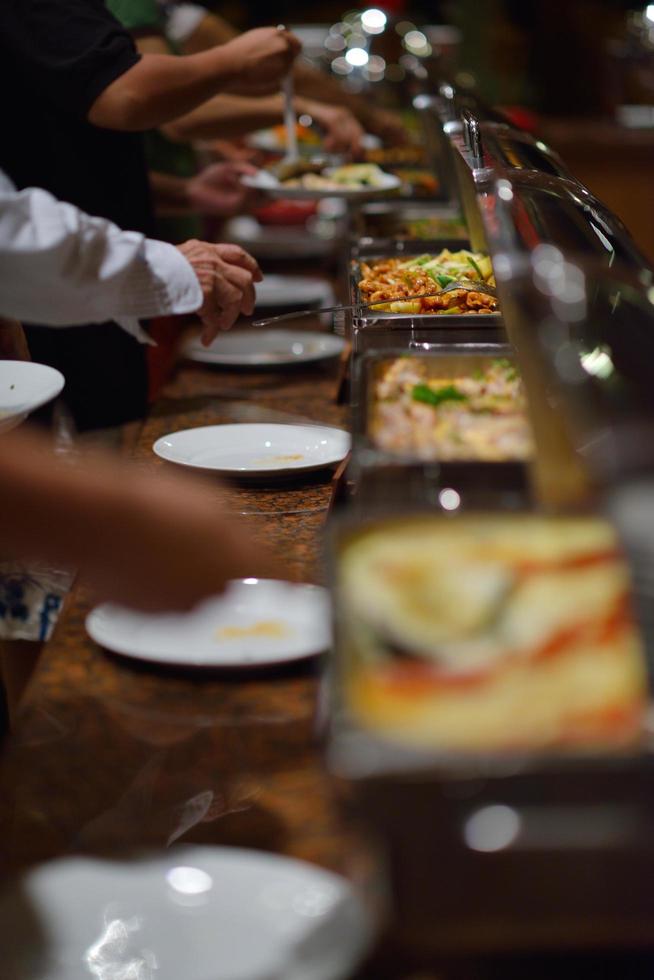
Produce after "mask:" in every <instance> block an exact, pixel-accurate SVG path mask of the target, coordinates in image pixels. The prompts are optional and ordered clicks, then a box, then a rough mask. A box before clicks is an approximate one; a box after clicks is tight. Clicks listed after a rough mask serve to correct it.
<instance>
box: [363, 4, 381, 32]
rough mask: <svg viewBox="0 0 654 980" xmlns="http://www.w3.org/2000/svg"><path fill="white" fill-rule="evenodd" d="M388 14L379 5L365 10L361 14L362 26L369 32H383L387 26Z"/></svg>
mask: <svg viewBox="0 0 654 980" xmlns="http://www.w3.org/2000/svg"><path fill="white" fill-rule="evenodd" d="M386 19H387V18H386V14H385V13H384V11H383V10H378V9H377V7H371V8H370V10H364V11H363V13H362V14H361V26H362V27H363V29H364V30H365V31H367V32H368V34H381V33H382V31H383V30H384V28H385V27H386Z"/></svg>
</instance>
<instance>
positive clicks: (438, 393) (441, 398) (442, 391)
mask: <svg viewBox="0 0 654 980" xmlns="http://www.w3.org/2000/svg"><path fill="white" fill-rule="evenodd" d="M411 397H412V398H413V400H414V402H424V404H425V405H431V406H432V407H433V408H438V406H439V405H442V403H443V402H465V401H467V400H468V396H467V395H464V394H463V392H462V391H459V390H458V389H457V388H455V387H454V385H445V387H444V388H437V389H436V390H434V389H433V388H430V387H429V385H414V387H413V391H412V392H411Z"/></svg>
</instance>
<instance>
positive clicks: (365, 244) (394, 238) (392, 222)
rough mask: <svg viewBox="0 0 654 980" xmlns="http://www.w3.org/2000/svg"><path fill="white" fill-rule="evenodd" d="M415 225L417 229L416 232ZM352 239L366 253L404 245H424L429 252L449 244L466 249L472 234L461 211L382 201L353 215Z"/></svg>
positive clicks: (450, 207) (453, 208)
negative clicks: (411, 243)
mask: <svg viewBox="0 0 654 980" xmlns="http://www.w3.org/2000/svg"><path fill="white" fill-rule="evenodd" d="M412 226H413V230H412ZM351 233H352V238H353V242H354V244H355V246H357V247H358V248H359V249H363V250H366V251H377V252H383V251H387V250H388V249H390V250H391V252H394V251H396V250H398V249H399V247H401V245H402V243H409V242H413V241H416V242H424V243H427V245H426V247H427V250H429V248H430V247H431V245H432V244H433V246H434V247H436V246H437V245H438V247H439V248H443V247H445V245H446V243H448V242H452V243H455V242H458V243H460V245H461V246H462V247H464V248H465V247H466V242H467V240H468V231H467V228H466V226H465V222H464V220H463V218H462V217H461V215H460V213H459V211H458V209H457V208H455V207H453V206H452V205H434V204H428V203H427V202H418V201H413V202H411V203H408V202H402V203H400V202H397V201H394V202H388V201H378V202H375V203H374V204H365V205H362V206H361V207H360V208H358V209H357V210H356V212H355V213H354V214H353V220H352V228H351Z"/></svg>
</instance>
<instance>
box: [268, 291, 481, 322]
mask: <svg viewBox="0 0 654 980" xmlns="http://www.w3.org/2000/svg"><path fill="white" fill-rule="evenodd" d="M455 289H465V290H467V291H468V292H471V293H485V294H486V295H487V296H493V297H496V296H497V291H496V290H495V287H494V286H489V285H488V283H485V282H473V281H472V280H470V279H467V280H465V281H462V282H449V283H448V284H447V286H445V287H444V288H443V289H439V290H438V291H437V292H433V293H418V294H416V295H415V296H398V297H396V298H395V299H376V300H375V301H374V302H372V303H349V304H345V305H344V304H342V303H339V304H338V305H337V306H322V307H318V308H317V309H309V310H297V311H295V312H293V313H281V314H280V315H279V316H269V317H265V318H264V319H262V320H253V321H252V326H253V327H267V326H269V325H270V324H271V323H281V322H282V321H284V320H300V319H302V317H305V316H320V315H321V314H322V313H344V312H345V311H346V310H374V309H375V308H378V307H380V306H383V305H385V304H386V303H408V302H411V301H412V300H414V299H431V298H432V297H434V296H442V295H443V293H451V292H453V291H454V290H455ZM385 312H386V311H385V310H380V313H385ZM416 315H417V314H416Z"/></svg>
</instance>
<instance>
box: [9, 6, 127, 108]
mask: <svg viewBox="0 0 654 980" xmlns="http://www.w3.org/2000/svg"><path fill="white" fill-rule="evenodd" d="M0 38H1V41H0V48H1V50H2V51H4V52H6V54H7V57H8V58H9V60H10V61H11V63H13V64H14V65H15V68H16V72H17V75H18V77H17V79H16V83H17V84H21V85H28V86H30V87H31V88H32V89H33V90H34V91H35V92H37V93H38V94H39V96H40V97H41V98H43V99H44V100H46V101H51V102H53V103H54V104H55V105H57V107H58V108H59V109H61V110H63V111H64V112H66V113H69V114H71V115H74V116H78V117H80V118H83V119H84V118H86V116H87V114H88V111H89V109H90V108H91V106H92V105H93V103H94V102H95V100H96V99H97V98H98V96H99V95H100V94H101V93H102V92H103V91H104V90H105V89H106V88H107V87H108V86H109V85H110V84H111V83H112V82H113V81H115V80H116V79H117V78H118V77H119V76H120V75H122V74H124V72H126V71H128V69H130V68H132V67H133V66H134V65H135V64H136V63H137V62H138V61H139V59H140V55H139V53H138V52H137V50H136V48H135V46H134V42H133V41H132V39H131V37H130V36H129V34H128V32H127V31H125V30H124V29H123V28H122V27H121V25H120V23H119V22H118V21H117V20H116V19H115V18H114V17H113V16H112V14H110V13H109V11H108V10H107V9H106V8H105V6H104V3H103V0H0ZM5 95H6V96H8V93H5Z"/></svg>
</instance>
